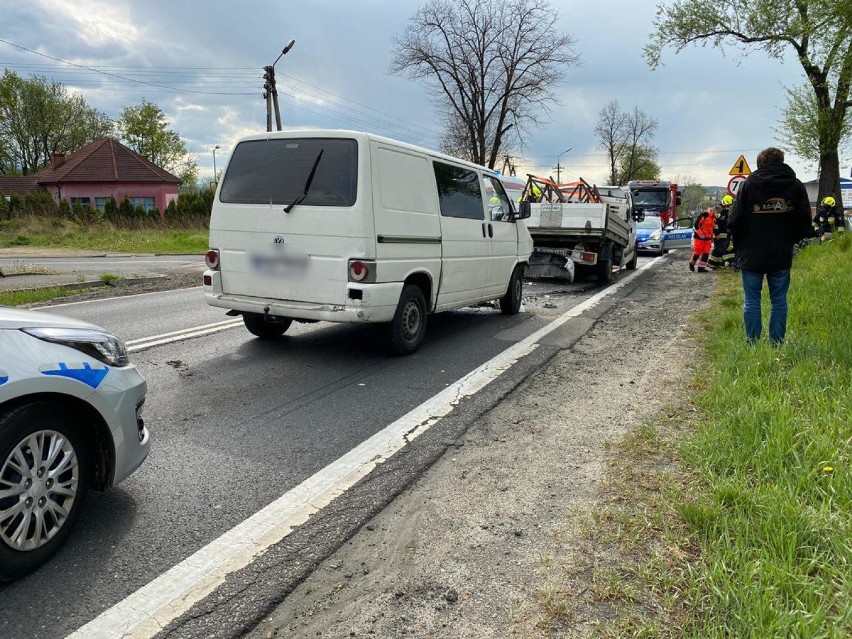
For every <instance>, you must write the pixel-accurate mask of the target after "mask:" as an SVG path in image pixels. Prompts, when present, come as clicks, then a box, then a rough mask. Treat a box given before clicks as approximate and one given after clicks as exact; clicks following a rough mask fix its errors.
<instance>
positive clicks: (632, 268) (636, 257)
mask: <svg viewBox="0 0 852 639" xmlns="http://www.w3.org/2000/svg"><path fill="white" fill-rule="evenodd" d="M638 261H639V251H638V250H636V251H633V257H631V258H630V261H629V262H628V263H627V266H626V268H627V270H628V271H635V270H636V263H637V262H638Z"/></svg>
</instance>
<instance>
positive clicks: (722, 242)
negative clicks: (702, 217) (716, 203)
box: [707, 195, 736, 270]
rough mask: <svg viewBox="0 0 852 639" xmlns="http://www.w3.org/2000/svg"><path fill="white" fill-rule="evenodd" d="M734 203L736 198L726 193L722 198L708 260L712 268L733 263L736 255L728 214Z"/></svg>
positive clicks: (708, 264)
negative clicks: (730, 235) (729, 232)
mask: <svg viewBox="0 0 852 639" xmlns="http://www.w3.org/2000/svg"><path fill="white" fill-rule="evenodd" d="M733 204H734V198H732V197H731V196H730V195H726V196H725V197H723V198H722V208H721V209H719V212H718V213H717V214H716V223H715V224H714V225H713V251H712V252H711V253H710V259H708V260H707V266H708V267H710V270H715V269H717V268H722V267H723V266H726V265H728V264H730V263H732V262H733V260H734V258H735V257H736V251H735V250H734V244H733V242H732V241H731V239H730V237H729V236H728V214H729V213H730V212H731V206H733Z"/></svg>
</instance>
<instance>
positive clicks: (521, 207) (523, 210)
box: [515, 202, 532, 220]
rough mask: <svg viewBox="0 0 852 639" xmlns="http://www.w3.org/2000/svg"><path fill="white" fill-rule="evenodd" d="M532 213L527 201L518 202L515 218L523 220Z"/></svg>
mask: <svg viewBox="0 0 852 639" xmlns="http://www.w3.org/2000/svg"><path fill="white" fill-rule="evenodd" d="M530 215H532V207H531V206H530V203H529V202H521V203H520V204H518V215H517V216H516V218H515V219H518V220H525V219H527V218H528V217H529V216H530Z"/></svg>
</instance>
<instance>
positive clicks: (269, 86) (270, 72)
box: [263, 40, 296, 131]
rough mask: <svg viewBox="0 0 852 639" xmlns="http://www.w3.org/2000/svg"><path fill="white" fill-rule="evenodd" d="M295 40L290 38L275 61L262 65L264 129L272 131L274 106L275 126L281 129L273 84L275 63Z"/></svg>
mask: <svg viewBox="0 0 852 639" xmlns="http://www.w3.org/2000/svg"><path fill="white" fill-rule="evenodd" d="M294 44H296V41H295V40H290V42H288V43H287V46H286V47H284V49H283V50H282V51H281V53H280V54H279V55H278V57H277V58H275V62H273V63H272V64H271V65H269V66H267V67H263V80H264V82H263V99H264V100H266V130H267V131H272V109H273V105H274V108H275V127H276V129H277V130H278V131H280V130H281V109H279V107H278V87H277V86H276V85H275V65H276V64H277V63H278V61H279V60H280V59H281V56H283V55H285V54H286V53H287V52H288V51H289V50H290V49H292V48H293V45H294Z"/></svg>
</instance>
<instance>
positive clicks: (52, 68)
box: [0, 0, 847, 185]
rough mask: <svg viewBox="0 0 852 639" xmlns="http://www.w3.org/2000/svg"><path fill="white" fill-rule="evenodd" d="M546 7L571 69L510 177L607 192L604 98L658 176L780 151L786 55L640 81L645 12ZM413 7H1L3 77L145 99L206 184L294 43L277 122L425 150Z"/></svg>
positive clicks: (717, 180) (795, 78)
mask: <svg viewBox="0 0 852 639" xmlns="http://www.w3.org/2000/svg"><path fill="white" fill-rule="evenodd" d="M551 1H552V4H553V6H554V7H555V8H556V9H557V10H558V12H559V18H558V21H557V23H556V24H557V26H558V28H559V29H560V30H561V31H563V32H565V33H568V34H570V35H572V36H573V37H574V38H575V40H576V42H577V46H576V48H577V51H578V52H579V54H580V55H581V56H582V59H583V64H582V66H581V67H579V68H572V69H569V70H568V71H567V73H566V75H565V78H564V80H563V82H562V83H561V84H560V85H558V86H557V88H556V92H557V94H558V99H559V104H558V105H556V106H555V107H554V109H553V111H552V114H551V116H550V118H549V119H550V121H549V122H547V123H545V124H543V125H542V126H540V127H538V128H536V129H535V130H533V131H531V132H530V133H531V134H530V136H529V138H528V140H527V148H526V150H525V151H524V156H523V158H521V159H520V160H519V162H518V167H519V172H520V171H521V170H523V171H524V172H525V171H527V170H529V171H531V172H534V173H537V174H545V175H551V174H555V171H554V169H553V167H554V166H555V165H556V160H557V156H558V155H559V154H560V153H562V152H563V151H565V150H566V149H568V148H569V147H570V148H571V149H572V150H571V151H570V152H569V153H567V154H565V155H563V156H562V158H561V162H562V165H563V166H564V167H565V168H564V172H563V174H562V175H563V180H564V179H566V178H568V179H575V178H576V177H578V176H582V177H583V178H585V179H586V180H588V181H590V182H596V183H601V182H604V181H605V176H606V174H607V167H606V156H605V154H603V152H602V151H601V149H599V148H598V146H597V140H596V138H595V135H594V132H593V129H594V126H595V123H596V122H597V118H598V112H599V111H600V109H601V108H602V107H603V106H604V105H605V104H606V103H608V102H609V101H611V100H613V99H617V100H618V101H619V102H620V104H621V105H622V107H625V108H628V109H632V107H633V106H638V107H639V108H640V109H642V110H643V111H645V112H646V113H647V114H649V115H651V116H653V117H654V118H656V119H657V120H658V121H659V125H660V126H659V131H658V133H657V136H656V138H655V140H654V144H655V146H656V147H657V148H658V149H659V150H660V155H659V160H660V164H661V166H662V173H663V177H664V178H669V179H680V180H681V181H683V180H684V178H686V177H689V178H692V179H693V180H697V181H699V182H701V183H703V184H705V185H724V184H726V183H727V180H728V171H729V169H730V168H731V166H732V164H733V163H734V161H735V160H736V159H737V157H738V156H739V155H740V154H741V153H742V154H744V155H745V156H746V158H747V160H748V161H749V163H750V164H751V165H752V169H754V168H755V166H754V158H755V156H756V154H757V152H758V151H759V150H760V149H761V148H764V147H765V146H769V145H773V144H777V145H779V146H781V147H782V148H783V146H784V145H783V141H781V140H778V139H777V134H776V133H775V131H774V128H775V126H776V123H777V121H778V119H779V116H780V112H781V107H783V105H784V102H785V92H784V86H792V85H795V84H798V83H800V82H801V72H800V67H799V64H798V62H797V61H796V60H795V59H794V58H793V57H792V56H791V57H789V58H788V59H787V60H786V61H777V60H769V59H767V58H766V56H765V55H763V54H762V53H761V52H759V51H755V52H753V53H752V54H751V55H750V56H748V57H746V58H743V57H742V56H741V55H740V54H739V53H738V52H736V51H734V50H730V51H729V52H728V53H727V55H723V53H722V52H720V51H719V50H716V49H711V48H700V47H694V48H691V49H689V50H687V51H685V52H683V53H681V54H678V55H675V53H674V51H672V50H669V51H666V52H665V53H664V55H663V62H664V64H665V66H664V67H662V68H660V69H658V70H655V71H651V70H650V69H649V68H648V66H647V64H646V63H645V61H644V60H643V58H642V55H641V51H642V47H643V46H644V45H645V43H646V42H647V40H648V36H649V33H650V32H651V29H652V21H653V17H654V14H655V6H656V2H654V1H651V0H598V1H595V2H590V1H589V0H585V1H576V0H551ZM419 4H420V0H346V1H344V0H301V1H299V2H296V1H294V0H278V1H277V2H271V1H261V0H242V1H241V2H236V1H233V0H207V1H206V2H191V1H183V2H175V1H174V0H73V2H72V1H71V0H28V1H27V2H20V1H19V0H0V15H1V16H2V29H0V39H2V40H3V41H5V42H0V69H2V68H3V67H6V68H9V69H12V70H14V71H16V72H17V73H19V74H21V75H30V74H40V75H47V76H49V77H52V78H55V79H57V80H59V81H61V82H63V83H64V84H66V86H68V87H69V88H72V89H74V90H79V91H81V92H82V93H83V94H84V95H85V97H86V99H87V101H88V102H89V104H90V105H92V106H94V107H96V108H98V109H100V110H101V111H104V112H105V113H107V115H109V116H110V117H113V118H117V117H118V115H119V113H120V111H121V109H122V107H124V106H128V105H131V104H138V103H140V102H141V101H142V99H143V98H145V99H147V100H149V101H151V102H154V103H156V104H157V105H159V106H160V107H161V108H162V109H163V111H164V112H165V113H166V115H167V117H168V119H169V122H170V124H171V127H172V128H173V129H175V130H176V131H177V132H178V133H180V134H181V136H183V137H184V139H186V140H187V142H188V145H189V147H190V149H191V151H192V152H193V153H195V154H196V156H197V159H198V163H199V167H200V169H201V174H202V176H204V175H208V176H211V175H212V172H213V171H212V166H213V155H212V149H213V147H214V146H215V145H217V144H218V145H220V147H221V148H220V149H219V150H218V151H217V152H216V162H217V166H218V168H220V169H221V168H222V166H223V165H224V162H225V161H226V160H227V157H228V154H229V153H230V150H231V149H232V148H233V145H234V143H235V141H236V140H237V139H238V138H239V137H240V136H242V135H246V134H249V133H255V132H258V131H262V130H264V129H265V126H266V119H265V118H266V110H265V109H266V107H265V103H264V101H263V100H262V98H261V87H262V84H263V80H262V77H261V76H262V67H263V66H264V65H267V64H271V63H272V62H274V61H275V58H276V57H277V56H278V54H279V53H280V51H281V49H282V47H283V45H284V44H285V43H286V42H287V41H289V40H290V39H295V40H296V44H295V46H294V47H293V49H292V50H291V51H290V52H289V53H288V54H287V55H286V56H285V57H284V58H282V59H281V60H280V61H279V62H278V63H277V65H276V67H275V68H276V72H277V78H278V87H279V98H280V101H281V110H282V119H283V120H284V125H285V126H296V127H306V126H317V127H323V128H351V129H359V130H366V131H371V132H374V133H378V134H381V135H386V136H389V137H394V138H397V139H400V140H404V141H407V142H412V143H415V144H419V145H422V146H426V147H431V148H436V147H437V140H438V137H439V135H440V130H439V129H440V122H441V118H440V117H439V116H438V114H437V113H436V111H435V110H434V107H433V106H432V102H430V93H429V87H427V86H425V85H422V84H418V83H416V82H413V81H411V80H408V79H406V78H402V77H397V76H393V75H390V74H389V73H388V67H389V64H390V59H391V55H392V50H393V37H394V36H395V35H397V34H399V33H401V32H402V31H403V29H404V28H405V26H406V23H407V21H408V19H409V18H410V17H411V16H412V15H413V14H414V12H415V10H416V9H417V7H418V6H419ZM8 43H13V44H14V45H18V46H19V47H24V48H26V49H31V50H32V51H35V52H38V53H40V54H43V55H38V54H36V53H33V52H28V51H25V50H23V49H21V48H17V47H15V46H12V45H11V44H8ZM44 56H49V57H44ZM61 61H62V62H61ZM68 63H73V64H76V65H80V66H83V67H91V68H96V69H98V71H100V73H98V72H95V71H91V70H86V69H82V68H79V67H75V66H73V65H72V64H68ZM788 163H789V164H791V166H793V168H794V169H795V170H796V171H797V173H798V174H799V177H801V178H803V179H811V178H812V177H815V169H814V168H813V167H812V166H810V165H809V164H808V163H807V162H806V161H804V160H803V159H801V158H797V157H795V156H791V155H789V154H788ZM846 171H847V169H846V168H843V167H841V173H842V174H846Z"/></svg>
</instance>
